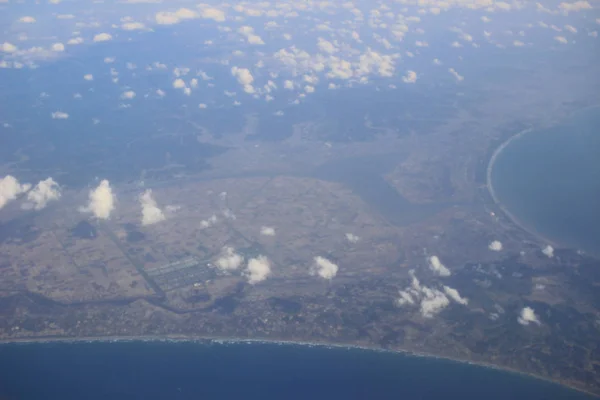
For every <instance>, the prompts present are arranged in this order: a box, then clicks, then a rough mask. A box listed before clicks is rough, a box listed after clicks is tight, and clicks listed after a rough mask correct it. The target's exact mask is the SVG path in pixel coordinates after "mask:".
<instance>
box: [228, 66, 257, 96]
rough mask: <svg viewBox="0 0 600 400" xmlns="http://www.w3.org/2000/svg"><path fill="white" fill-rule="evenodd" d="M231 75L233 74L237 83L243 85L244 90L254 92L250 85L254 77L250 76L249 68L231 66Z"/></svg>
mask: <svg viewBox="0 0 600 400" xmlns="http://www.w3.org/2000/svg"><path fill="white" fill-rule="evenodd" d="M231 75H233V76H234V77H235V78H236V79H237V81H238V83H239V84H240V85H242V86H243V87H244V92H246V93H254V87H253V86H252V82H254V77H253V76H252V73H250V70H248V69H247V68H239V67H232V68H231Z"/></svg>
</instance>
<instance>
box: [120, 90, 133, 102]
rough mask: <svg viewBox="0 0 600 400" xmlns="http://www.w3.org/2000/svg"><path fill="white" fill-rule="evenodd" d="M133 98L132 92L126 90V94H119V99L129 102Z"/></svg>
mask: <svg viewBox="0 0 600 400" xmlns="http://www.w3.org/2000/svg"><path fill="white" fill-rule="evenodd" d="M134 97H135V92H134V91H133V90H128V91H126V92H123V94H121V98H122V99H124V100H131V99H133V98H134Z"/></svg>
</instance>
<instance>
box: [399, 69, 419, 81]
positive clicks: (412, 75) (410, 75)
mask: <svg viewBox="0 0 600 400" xmlns="http://www.w3.org/2000/svg"><path fill="white" fill-rule="evenodd" d="M402 81H403V82H404V83H415V82H416V81H417V73H416V72H415V71H406V75H404V76H403V77H402Z"/></svg>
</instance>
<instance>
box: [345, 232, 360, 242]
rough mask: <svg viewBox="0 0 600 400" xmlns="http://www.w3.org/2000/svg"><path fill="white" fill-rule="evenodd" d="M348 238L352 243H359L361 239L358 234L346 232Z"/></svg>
mask: <svg viewBox="0 0 600 400" xmlns="http://www.w3.org/2000/svg"><path fill="white" fill-rule="evenodd" d="M346 240H347V241H349V242H350V243H357V242H358V241H359V240H360V237H358V236H356V235H355V234H353V233H346Z"/></svg>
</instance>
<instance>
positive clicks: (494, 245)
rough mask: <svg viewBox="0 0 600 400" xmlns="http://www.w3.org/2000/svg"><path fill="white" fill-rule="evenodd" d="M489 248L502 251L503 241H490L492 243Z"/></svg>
mask: <svg viewBox="0 0 600 400" xmlns="http://www.w3.org/2000/svg"><path fill="white" fill-rule="evenodd" d="M488 249H490V250H492V251H501V250H502V243H501V242H500V241H499V240H494V241H493V242H490V244H489V245H488Z"/></svg>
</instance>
